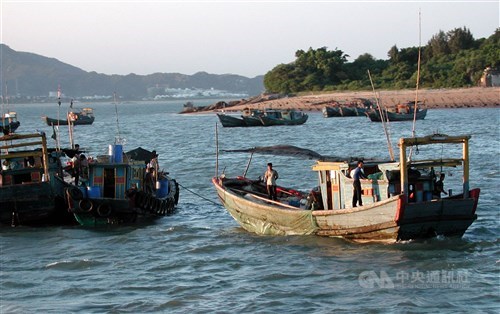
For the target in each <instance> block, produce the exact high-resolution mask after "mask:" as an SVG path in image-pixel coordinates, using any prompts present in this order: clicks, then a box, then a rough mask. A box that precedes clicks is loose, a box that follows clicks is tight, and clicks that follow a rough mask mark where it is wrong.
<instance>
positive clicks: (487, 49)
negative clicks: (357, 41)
mask: <svg viewBox="0 0 500 314" xmlns="http://www.w3.org/2000/svg"><path fill="white" fill-rule="evenodd" d="M420 54H421V77H420V87H422V88H445V87H446V88H456V87H464V86H475V85H477V82H478V81H479V79H480V77H481V75H482V74H483V70H484V69H485V68H486V67H492V68H497V67H500V28H498V29H496V31H495V33H494V34H493V35H491V36H490V37H489V38H487V39H485V38H481V39H477V40H476V39H474V37H473V36H472V34H471V32H470V31H469V30H468V29H467V28H466V27H464V28H456V29H453V30H451V31H449V32H447V33H445V32H443V31H440V32H439V33H437V34H436V35H434V36H433V37H432V38H431V39H430V40H429V42H428V43H427V45H426V46H423V47H421V50H420ZM418 55H419V49H418V47H411V48H402V49H399V48H398V47H396V46H393V47H391V48H390V50H389V51H388V57H389V59H388V60H377V59H375V58H373V56H372V55H370V54H368V53H365V54H363V55H360V56H359V57H358V58H357V59H356V60H354V61H353V62H347V57H349V56H348V55H347V54H345V53H344V52H343V51H342V50H338V49H335V50H328V49H327V48H326V47H321V48H318V49H312V48H309V50H308V51H303V50H298V51H297V52H296V53H295V57H296V60H295V61H294V62H292V63H289V64H280V65H277V66H276V67H275V68H274V69H272V70H271V71H269V72H268V73H266V75H265V76H264V86H265V88H266V90H267V91H268V92H276V93H285V94H289V93H298V92H303V91H314V92H319V91H333V90H360V89H370V88H371V85H370V80H369V77H368V74H367V70H370V73H371V75H372V78H373V80H374V84H375V86H376V88H382V89H402V88H414V87H415V85H416V78H417V65H418Z"/></svg>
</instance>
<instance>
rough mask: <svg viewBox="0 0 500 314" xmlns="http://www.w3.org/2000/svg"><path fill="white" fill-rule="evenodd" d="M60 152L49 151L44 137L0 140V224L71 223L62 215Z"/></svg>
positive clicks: (68, 217) (30, 135) (34, 136)
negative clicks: (0, 166) (0, 165)
mask: <svg viewBox="0 0 500 314" xmlns="http://www.w3.org/2000/svg"><path fill="white" fill-rule="evenodd" d="M62 155H63V153H62V152H61V151H56V150H49V149H48V148H47V141H46V137H45V134H44V133H42V134H39V133H36V134H22V135H20V134H10V135H5V136H2V137H0V160H1V163H2V169H1V171H0V223H1V224H4V225H11V226H18V225H29V226H37V225H48V224H68V223H74V220H73V218H72V216H68V212H67V211H66V208H67V207H66V205H65V199H64V191H65V189H67V188H69V187H70V185H69V184H67V183H65V182H64V180H63V173H62V166H61V160H60V158H61V157H62Z"/></svg>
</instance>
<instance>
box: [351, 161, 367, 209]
mask: <svg viewBox="0 0 500 314" xmlns="http://www.w3.org/2000/svg"><path fill="white" fill-rule="evenodd" d="M352 178H353V179H354V182H353V183H352V186H353V187H354V190H353V191H352V207H353V208H354V207H356V204H357V203H358V202H359V206H363V200H362V199H361V181H360V179H366V176H365V174H364V173H363V161H361V160H360V161H358V166H357V167H356V169H354V171H353V172H352Z"/></svg>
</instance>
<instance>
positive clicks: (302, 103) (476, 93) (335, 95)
mask: <svg viewBox="0 0 500 314" xmlns="http://www.w3.org/2000/svg"><path fill="white" fill-rule="evenodd" d="M377 93H378V97H379V101H380V102H381V103H382V104H383V105H385V106H389V107H390V106H393V105H396V104H398V103H406V102H408V101H412V100H415V90H397V91H389V90H384V91H377ZM363 99H369V100H372V102H374V99H375V97H374V94H373V92H372V91H355V92H349V91H345V92H332V93H321V94H313V93H311V94H310V95H301V96H293V97H280V96H278V95H274V94H273V95H264V94H263V95H259V96H256V97H253V98H250V99H242V100H240V101H233V102H229V103H226V102H223V101H221V102H218V103H216V104H213V105H210V106H206V107H196V108H194V109H195V110H193V112H207V111H221V110H225V111H242V110H243V109H245V108H250V109H266V108H268V109H269V108H272V109H297V110H303V111H321V109H322V108H323V107H324V106H328V105H333V104H336V103H341V104H346V103H360V102H362V101H363ZM418 100H419V101H424V102H425V107H427V108H430V109H432V108H486V107H488V108H498V107H499V106H500V87H471V88H458V89H426V90H419V92H418ZM186 113H188V112H186Z"/></svg>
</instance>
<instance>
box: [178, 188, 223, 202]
mask: <svg viewBox="0 0 500 314" xmlns="http://www.w3.org/2000/svg"><path fill="white" fill-rule="evenodd" d="M177 184H179V186H180V187H182V188H183V189H185V190H187V191H188V192H191V193H192V194H194V195H196V196H198V197H199V198H201V199H204V200H205V201H207V202H210V203H212V204H214V205H219V206H222V204H219V203H217V202H214V201H212V200H210V199H208V198H206V197H204V196H202V195H200V194H198V193H196V192H194V191H192V190H190V189H188V188H187V187H185V186H184V185H182V184H180V183H179V182H177Z"/></svg>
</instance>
